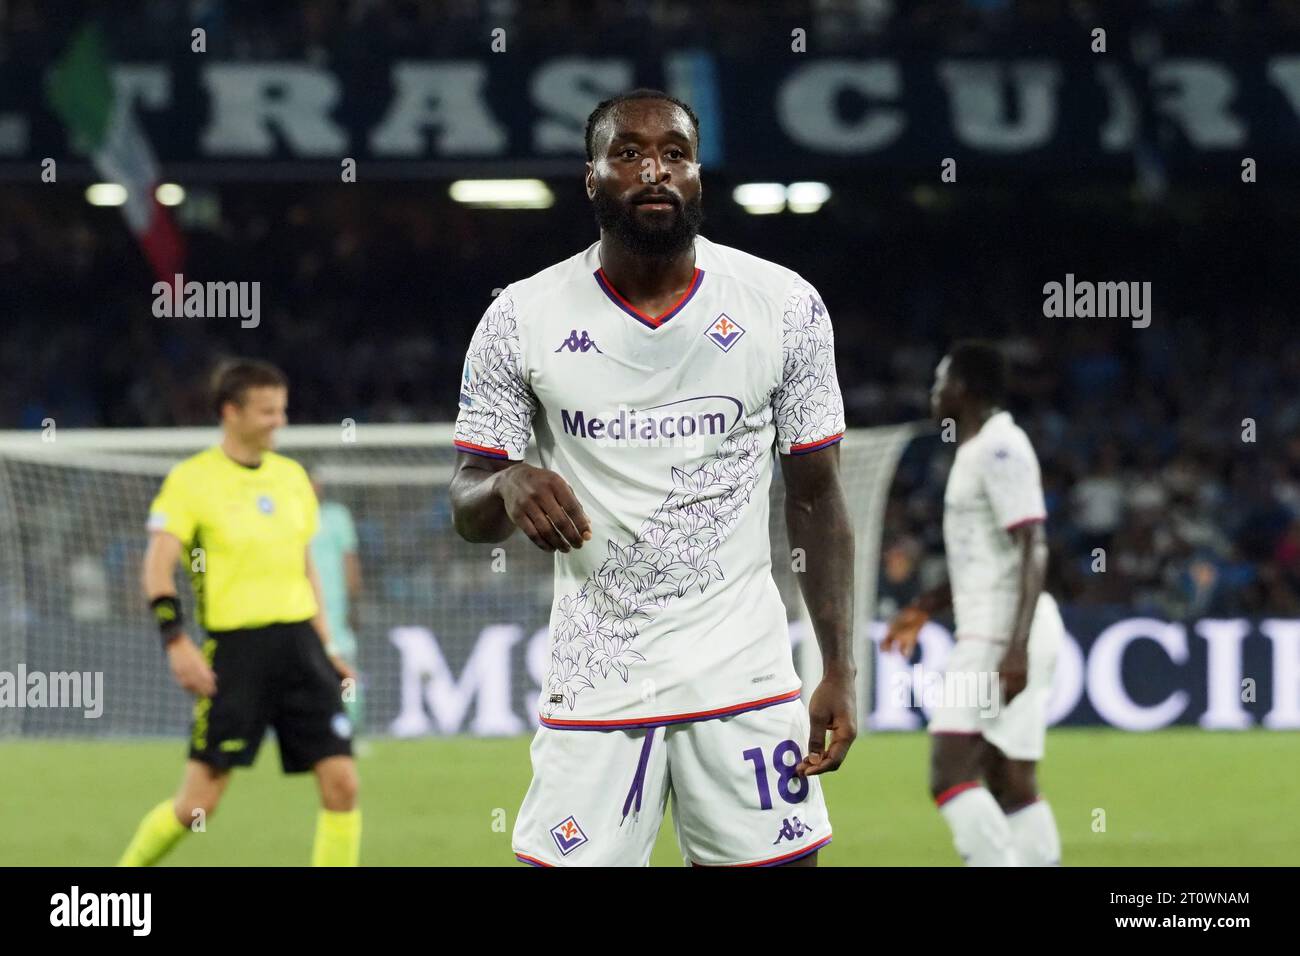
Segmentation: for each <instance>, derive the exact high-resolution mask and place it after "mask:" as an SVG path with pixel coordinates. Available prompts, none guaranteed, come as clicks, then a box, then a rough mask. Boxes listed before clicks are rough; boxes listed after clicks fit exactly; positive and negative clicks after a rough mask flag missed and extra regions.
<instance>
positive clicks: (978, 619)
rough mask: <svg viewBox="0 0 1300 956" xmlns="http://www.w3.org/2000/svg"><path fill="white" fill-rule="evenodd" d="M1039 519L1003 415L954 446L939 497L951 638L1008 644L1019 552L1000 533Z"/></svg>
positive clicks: (1013, 429)
mask: <svg viewBox="0 0 1300 956" xmlns="http://www.w3.org/2000/svg"><path fill="white" fill-rule="evenodd" d="M1046 515H1047V509H1046V507H1045V505H1044V502H1043V484H1042V479H1041V477H1040V475H1039V470H1038V457H1037V456H1036V455H1035V454H1034V448H1033V446H1032V445H1031V444H1030V443H1029V437H1028V436H1027V435H1026V434H1025V433H1024V431H1022V430H1021V428H1020V426H1018V425H1017V424H1016V423H1015V422H1014V421H1013V420H1012V418H1011V413H1010V412H996V413H994V414H993V415H991V416H989V418H988V420H987V421H986V422H985V423H984V426H983V427H982V428H981V429H980V430H979V432H978V433H976V434H975V436H974V437H972V438H970V439H969V440H967V441H966V442H964V443H963V444H961V445H959V446H958V448H957V455H956V457H955V458H954V459H953V463H952V471H951V472H949V474H948V485H947V488H946V489H945V491H944V497H943V543H944V548H945V550H946V551H947V553H948V576H949V583H950V584H951V586H952V603H953V611H954V613H955V615H956V618H957V637H958V638H959V639H960V638H963V637H971V638H979V639H981V640H992V641H1009V640H1010V638H1011V627H1012V624H1013V623H1014V620H1015V612H1016V600H1017V598H1018V597H1019V580H1020V552H1019V550H1018V549H1017V548H1016V546H1015V542H1014V541H1013V539H1012V537H1011V535H1010V534H1008V533H1007V532H1008V531H1010V530H1011V529H1012V528H1015V527H1017V526H1019V525H1022V524H1026V523H1029V522H1033V521H1042V520H1043V519H1044V518H1045V517H1046Z"/></svg>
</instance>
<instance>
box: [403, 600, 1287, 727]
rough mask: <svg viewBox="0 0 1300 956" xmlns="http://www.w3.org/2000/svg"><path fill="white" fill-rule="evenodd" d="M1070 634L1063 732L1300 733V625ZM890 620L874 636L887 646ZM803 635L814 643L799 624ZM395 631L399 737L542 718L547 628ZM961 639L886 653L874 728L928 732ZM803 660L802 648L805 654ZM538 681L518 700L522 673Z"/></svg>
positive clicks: (1131, 624) (1053, 706)
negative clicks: (461, 653)
mask: <svg viewBox="0 0 1300 956" xmlns="http://www.w3.org/2000/svg"><path fill="white" fill-rule="evenodd" d="M1062 616H1063V617H1064V619H1065V622H1066V631H1067V633H1066V635H1065V639H1064V641H1063V643H1062V646H1061V649H1060V652H1059V655H1058V658H1057V666H1056V677H1055V680H1054V682H1053V688H1052V694H1051V698H1050V703H1049V705H1048V715H1049V722H1050V724H1051V725H1056V726H1089V725H1096V726H1110V727H1115V728H1118V729H1121V730H1132V731H1144V730H1158V729H1160V728H1162V727H1168V726H1171V725H1191V726H1200V727H1203V728H1206V729H1211V730H1245V729H1247V728H1250V727H1255V726H1262V727H1264V728H1268V729H1273V730H1295V729H1300V620H1291V619H1280V618H1261V619H1257V620H1252V619H1248V618H1228V619H1212V618H1203V619H1201V620H1198V621H1194V622H1192V623H1180V622H1171V621H1165V620H1160V619H1159V618H1153V617H1139V616H1133V615H1132V614H1131V612H1117V611H1104V610H1099V609H1097V608H1086V607H1085V608H1078V607H1070V606H1068V605H1067V606H1065V607H1063V608H1062ZM884 631H885V626H884V624H883V623H878V624H877V625H876V628H875V633H874V634H873V635H872V637H873V639H874V641H875V642H876V643H877V644H878V643H879V641H880V640H881V639H882V638H883V637H884ZM790 636H791V642H792V644H794V645H795V646H796V648H797V645H798V644H799V643H800V642H801V641H803V640H810V639H813V638H812V635H811V634H810V633H809V629H808V625H807V624H806V623H805V622H803V621H800V620H796V621H792V622H791V625H790ZM389 639H390V641H391V642H392V644H393V646H394V647H395V648H397V650H398V653H399V656H400V669H401V688H400V692H399V694H398V695H397V699H399V700H400V701H401V709H400V712H399V713H398V714H397V715H396V716H395V718H394V719H393V720H392V721H391V722H390V723H389V725H388V727H389V730H390V732H392V733H394V734H396V735H398V736H414V735H422V734H428V733H440V734H455V733H470V734H485V735H495V734H514V733H519V732H521V731H523V730H525V729H531V728H533V727H535V726H536V725H537V720H536V714H535V710H536V700H537V694H538V689H539V687H540V684H541V680H542V673H543V670H544V668H545V664H546V660H547V651H546V641H547V630H546V628H545V627H542V628H539V629H536V630H534V631H532V632H528V631H525V629H524V628H522V627H520V626H519V625H517V624H511V623H505V622H502V623H495V624H490V625H488V626H486V627H484V628H483V629H482V630H481V631H480V633H479V635H478V639H477V640H476V641H475V643H474V645H473V648H472V650H471V651H470V653H469V656H468V658H466V659H465V660H464V661H463V662H462V664H461V666H460V668H459V671H457V670H456V669H455V668H454V667H453V666H452V665H451V664H449V663H448V659H447V654H446V649H445V648H444V647H443V646H442V644H441V643H440V642H439V640H438V637H437V635H435V634H434V633H433V632H432V631H431V630H429V629H428V628H426V627H419V626H412V627H404V628H397V629H395V630H393V631H392V632H390V634H389ZM952 643H953V638H952V635H951V633H950V632H949V631H948V630H947V629H946V628H945V627H943V626H942V625H940V624H937V623H934V622H931V623H929V624H927V625H926V626H925V628H924V629H923V630H922V632H921V636H920V642H919V646H920V653H919V655H917V658H918V659H917V660H916V661H915V662H914V663H911V664H909V663H907V662H905V661H904V660H903V659H902V658H901V657H900V656H899V655H897V654H892V653H891V654H880V653H878V652H877V653H876V654H875V661H874V671H873V673H874V675H875V680H874V683H875V693H874V700H873V702H872V707H871V717H870V729H872V730H916V729H919V728H921V727H923V726H924V725H925V718H926V712H927V710H928V705H929V702H930V700H931V697H930V694H931V693H932V692H937V688H936V682H937V681H938V680H940V679H941V677H942V673H943V667H944V662H945V660H946V658H947V656H948V652H949V651H950V650H951V648H952ZM796 659H797V655H796ZM519 668H521V669H522V670H523V672H524V673H525V674H526V675H527V679H528V687H527V690H526V691H525V693H524V694H523V696H522V698H516V697H515V696H514V694H513V693H512V688H514V687H516V686H517V682H516V680H515V675H514V673H513V671H514V670H515V669H519Z"/></svg>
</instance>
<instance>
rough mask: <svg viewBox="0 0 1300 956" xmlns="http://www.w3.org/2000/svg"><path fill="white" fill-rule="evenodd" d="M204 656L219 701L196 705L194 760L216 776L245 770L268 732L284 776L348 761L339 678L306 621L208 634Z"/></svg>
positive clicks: (346, 724) (204, 700)
mask: <svg viewBox="0 0 1300 956" xmlns="http://www.w3.org/2000/svg"><path fill="white" fill-rule="evenodd" d="M203 653H204V655H205V656H206V657H207V658H208V661H209V663H210V664H211V665H212V669H213V671H214V672H215V674H216V677H217V693H216V696H215V697H201V698H199V700H198V701H197V702H196V703H195V704H194V724H193V727H192V728H191V731H190V757H191V758H192V759H194V760H201V761H203V762H204V763H206V764H208V765H210V766H213V767H216V768H219V769H222V770H225V769H229V768H230V767H248V766H251V765H252V763H253V761H254V760H255V759H256V758H257V750H258V748H259V747H260V746H261V745H262V737H263V736H264V735H265V733H266V728H267V727H268V726H271V727H274V728H275V736H276V740H277V741H278V742H279V744H280V765H281V766H282V767H283V768H284V772H285V773H303V772H304V771H307V770H310V769H311V768H312V767H314V766H315V765H316V764H317V763H318V762H319V761H321V760H323V759H325V758H326V757H336V756H349V757H350V756H351V755H352V725H351V723H350V722H349V721H348V718H347V714H345V713H344V711H343V699H342V687H341V683H340V679H339V675H338V672H337V671H335V670H334V667H333V665H331V664H330V661H329V658H328V657H326V656H325V648H324V646H323V645H322V644H321V641H320V637H319V636H318V635H317V634H316V629H315V628H314V627H312V625H311V621H300V622H298V623H296V624H268V625H267V626H265V627H253V628H246V629H241V630H235V631H211V632H209V634H208V639H207V640H206V641H204V643H203Z"/></svg>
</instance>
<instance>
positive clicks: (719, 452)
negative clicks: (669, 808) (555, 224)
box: [451, 90, 856, 866]
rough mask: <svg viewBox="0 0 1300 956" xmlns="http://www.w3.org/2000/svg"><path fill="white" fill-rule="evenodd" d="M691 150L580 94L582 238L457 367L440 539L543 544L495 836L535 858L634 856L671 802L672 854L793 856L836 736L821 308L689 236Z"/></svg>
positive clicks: (826, 325)
mask: <svg viewBox="0 0 1300 956" xmlns="http://www.w3.org/2000/svg"><path fill="white" fill-rule="evenodd" d="M698 148H699V122H698V120H697V119H696V117H695V114H694V113H693V112H692V111H691V109H690V108H689V107H688V106H686V104H684V103H682V102H680V101H678V100H675V99H672V98H671V97H669V96H667V95H666V94H664V93H662V92H659V91H656V90H637V91H633V92H632V93H629V94H625V95H623V96H619V97H614V98H613V99H610V100H606V101H604V102H603V103H601V104H600V105H599V106H597V108H596V110H595V111H593V113H592V114H591V116H590V118H589V120H588V124H587V154H588V159H589V162H588V163H587V173H586V189H587V196H588V198H589V199H590V201H591V202H592V205H593V207H594V210H595V214H596V219H597V222H598V224H599V226H600V238H599V241H597V242H593V243H592V244H591V245H590V246H588V247H587V249H586V250H584V251H582V252H580V253H578V254H576V255H574V256H571V257H570V258H568V259H566V260H564V261H562V262H560V263H558V264H556V265H554V266H551V267H550V268H547V269H544V270H543V271H541V272H539V273H537V274H536V275H534V276H532V277H531V278H528V279H524V280H522V281H519V282H514V283H512V284H511V285H509V286H508V287H507V288H506V289H505V290H504V291H502V292H501V294H500V295H499V296H498V297H497V298H496V299H495V301H494V302H493V303H492V305H491V306H490V307H489V308H488V310H487V312H486V313H485V315H484V316H483V319H482V321H481V322H480V323H479V327H478V329H477V331H476V332H475V334H474V336H473V339H472V341H471V342H470V346H469V352H468V356H467V358H466V362H465V370H464V377H463V380H462V385H461V397H460V414H459V417H458V418H457V422H456V447H457V448H458V449H459V451H460V452H461V454H460V455H459V457H458V461H457V470H456V474H455V477H454V478H453V480H452V484H451V499H452V506H453V510H454V514H455V523H456V529H457V531H459V532H460V534H461V535H462V536H463V537H465V538H466V539H467V540H470V541H478V542H495V541H503V540H505V539H506V538H507V537H509V536H510V534H511V533H512V532H513V531H514V529H515V528H516V527H518V528H521V529H522V530H523V531H524V533H525V534H526V535H528V537H529V538H530V539H531V540H532V541H533V543H534V544H536V545H537V546H538V547H539V548H542V549H543V550H545V551H548V552H556V554H555V602H554V606H553V609H552V615H551V632H550V635H551V637H550V647H549V656H548V663H547V667H546V675H545V679H544V680H543V682H542V683H543V687H542V695H541V700H540V710H541V715H540V721H541V725H542V726H541V728H540V729H539V730H538V732H537V735H536V737H535V738H534V740H533V745H532V763H533V781H532V784H531V786H530V787H529V789H528V793H527V795H526V796H525V797H524V803H523V807H522V809H521V810H520V812H519V817H518V820H517V822H516V826H515V831H514V838H513V845H514V850H515V854H516V856H517V857H518V858H519V859H520V860H521V861H523V862H526V863H531V864H533V865H539V866H554V865H561V864H563V865H587V866H592V865H633V866H635V865H640V866H644V865H646V864H647V863H648V862H649V859H650V853H651V850H652V848H653V846H654V842H655V838H656V837H657V836H658V834H659V828H660V824H661V822H662V819H663V814H664V809H665V806H666V804H667V800H668V796H669V794H670V793H671V794H672V796H673V816H674V822H675V823H676V827H677V840H678V845H679V846H680V847H681V850H682V853H683V856H684V857H685V859H686V861H687V862H688V863H692V864H696V865H710V866H717V865H745V866H762V865H776V864H784V863H793V862H796V861H798V863H799V864H800V865H804V866H807V865H814V864H815V861H816V858H817V852H818V850H819V848H821V847H823V846H825V845H826V844H827V843H829V842H830V838H831V824H830V819H829V818H828V816H827V812H826V804H825V801H824V799H823V797H822V788H821V784H820V782H819V780H818V777H817V774H820V773H823V772H826V771H830V770H834V769H836V768H837V767H838V766H839V765H840V763H841V762H842V761H843V760H844V757H845V754H846V753H847V751H848V748H849V745H850V744H851V743H852V741H853V738H854V735H855V733H856V729H855V714H856V712H855V707H854V669H853V660H852V652H851V647H850V636H851V623H850V622H851V621H852V607H853V536H852V531H851V529H850V526H849V521H848V515H847V508H846V505H845V501H844V495H843V492H842V490H841V487H840V480H839V448H838V446H837V442H839V440H840V439H841V438H842V437H843V432H844V410H843V404H842V402H841V398H840V388H839V383H838V380H837V379H836V376H835V356H834V345H833V340H832V334H831V323H830V318H829V316H828V315H827V313H826V309H825V307H824V306H823V304H822V302H821V298H820V297H819V296H818V294H817V291H816V289H814V288H813V287H812V286H811V285H809V284H808V283H807V282H806V281H805V280H804V279H803V278H802V277H801V276H799V275H798V274H797V273H795V272H793V271H791V270H790V269H786V268H784V267H782V266H779V265H776V264H775V263H772V262H768V261H766V260H763V259H759V258H757V257H755V256H752V255H749V254H747V253H744V252H741V251H739V250H737V249H732V248H729V247H727V246H722V245H718V244H717V243H714V242H711V241H709V240H707V239H705V238H704V237H703V236H699V235H697V233H698V229H699V225H700V222H701V218H702V212H701V194H700V178H699V162H698V160H697V158H696V157H697V150H698ZM534 430H535V431H536V434H537V440H538V446H539V448H540V453H541V462H542V466H543V467H541V468H537V467H534V466H533V465H530V464H528V463H527V462H525V461H524V460H523V458H524V452H525V450H526V448H527V446H528V442H529V436H530V434H531V433H532V432H533V431H534ZM775 452H780V460H781V468H782V472H783V474H784V476H785V482H786V521H787V524H788V527H789V531H790V544H791V546H792V547H793V548H794V549H796V552H801V553H802V554H803V555H804V556H805V558H806V562H807V564H806V568H805V569H804V573H802V574H800V575H799V578H800V584H801V586H802V588H803V593H804V597H805V599H806V600H807V604H808V607H809V608H810V611H811V615H812V621H813V627H814V632H815V634H816V636H817V639H818V642H819V643H820V645H821V651H822V658H823V664H824V674H823V677H822V681H821V683H820V684H819V685H818V687H817V689H816V691H815V692H814V693H813V695H812V699H811V702H810V705H809V707H808V708H805V707H804V704H803V701H802V700H801V698H800V684H799V678H798V675H797V674H796V673H795V670H794V665H793V661H792V658H791V651H790V636H789V628H788V624H787V615H786V610H785V607H784V605H783V604H782V602H781V597H780V594H779V593H778V591H777V588H776V584H775V582H774V581H773V579H772V566H771V542H770V540H769V535H768V489H769V485H770V482H771V476H772V467H773V462H774V460H775V459H776V457H777V455H776V454H775ZM810 714H811V722H810ZM828 731H830V732H831V734H832V737H833V739H832V740H831V742H830V744H829V745H827V742H826V736H827V732H828ZM656 739H658V740H659V741H660V743H659V744H658V746H656V745H655V741H656ZM804 747H807V751H806V752H805V751H804V749H803V748H804ZM615 788H617V790H615ZM643 803H644V804H645V805H646V806H647V813H646V815H645V816H641V814H640V810H641V808H642V804H643Z"/></svg>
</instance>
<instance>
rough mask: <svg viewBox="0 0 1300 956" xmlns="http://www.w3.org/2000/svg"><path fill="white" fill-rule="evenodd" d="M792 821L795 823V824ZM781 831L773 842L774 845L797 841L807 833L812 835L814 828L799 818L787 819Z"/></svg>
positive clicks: (783, 822)
mask: <svg viewBox="0 0 1300 956" xmlns="http://www.w3.org/2000/svg"><path fill="white" fill-rule="evenodd" d="M791 821H794V822H793V823H792V822H791ZM781 824H782V825H781V829H780V831H779V832H778V833H777V835H776V839H775V840H773V841H772V845H773V846H775V845H776V844H778V843H780V842H781V841H782V840H791V841H793V840H797V839H799V838H800V837H801V836H803V835H804V834H806V833H812V827H810V826H809V825H808V824H806V823H804V822H803V821H802V820H800V819H799V818H798V817H787V818H786V819H784V820H782V821H781Z"/></svg>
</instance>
